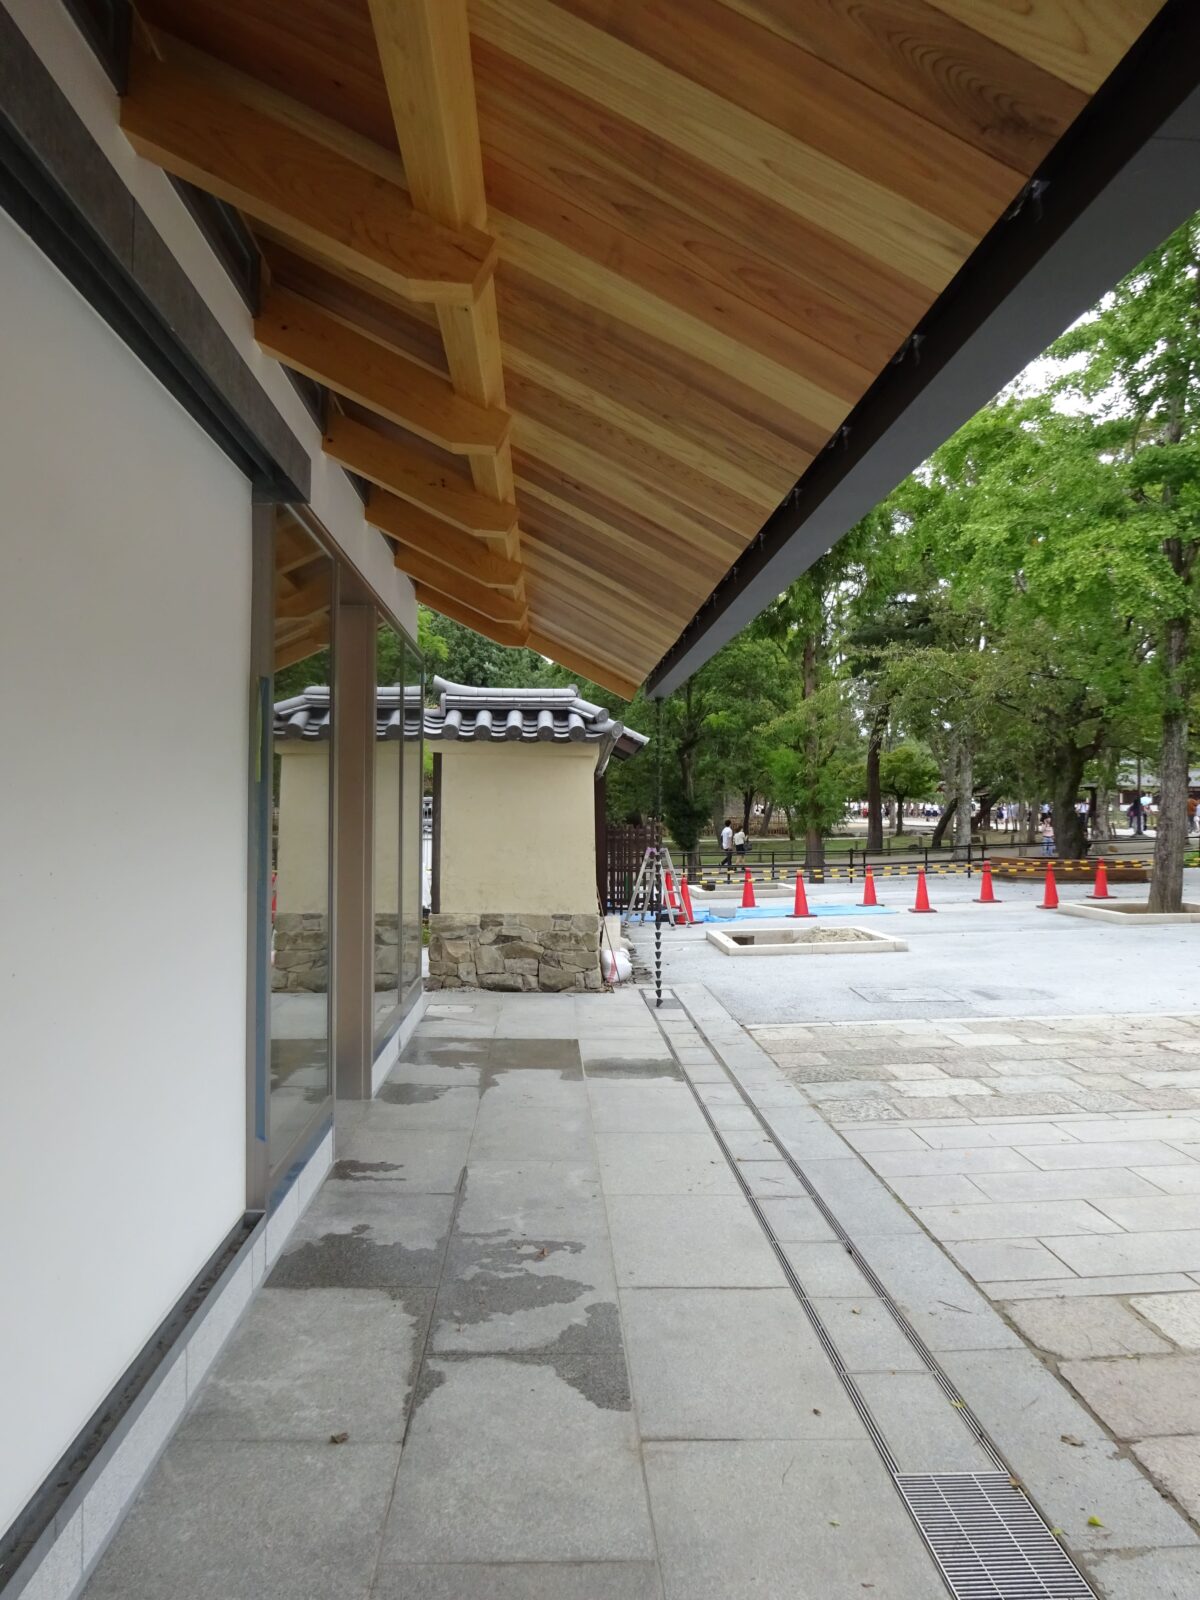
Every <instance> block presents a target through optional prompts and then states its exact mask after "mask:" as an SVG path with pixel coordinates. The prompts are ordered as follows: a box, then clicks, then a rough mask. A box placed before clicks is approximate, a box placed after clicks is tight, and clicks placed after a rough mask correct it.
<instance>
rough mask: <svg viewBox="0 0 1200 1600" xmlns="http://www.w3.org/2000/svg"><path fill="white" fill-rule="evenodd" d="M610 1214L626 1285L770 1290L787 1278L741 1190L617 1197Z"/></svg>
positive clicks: (623, 1285)
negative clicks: (717, 1193)
mask: <svg viewBox="0 0 1200 1600" xmlns="http://www.w3.org/2000/svg"><path fill="white" fill-rule="evenodd" d="M608 1214H609V1225H610V1228H611V1230H612V1247H613V1256H614V1259H615V1260H616V1264H617V1282H618V1284H619V1285H620V1286H621V1288H623V1289H649V1288H726V1289H734V1288H736V1289H758V1288H768V1289H769V1288H778V1287H781V1286H782V1285H783V1283H784V1281H785V1280H784V1276H783V1270H782V1268H781V1267H780V1265H779V1263H778V1261H777V1260H776V1259H775V1256H774V1255H773V1254H772V1252H771V1248H770V1246H769V1245H768V1244H767V1241H766V1239H765V1238H764V1236H763V1233H762V1230H761V1229H760V1228H759V1226H758V1223H757V1222H756V1221H755V1219H754V1216H753V1213H752V1212H751V1211H750V1209H749V1207H748V1206H747V1205H746V1202H745V1200H744V1199H743V1198H742V1197H741V1196H740V1195H738V1196H729V1197H724V1196H712V1195H611V1196H610V1197H609V1202H608Z"/></svg>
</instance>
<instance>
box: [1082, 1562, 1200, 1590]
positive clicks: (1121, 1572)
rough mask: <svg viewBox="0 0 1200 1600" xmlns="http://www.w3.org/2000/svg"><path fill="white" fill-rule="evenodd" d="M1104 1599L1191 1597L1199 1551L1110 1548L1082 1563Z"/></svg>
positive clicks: (1197, 1586) (1198, 1579)
mask: <svg viewBox="0 0 1200 1600" xmlns="http://www.w3.org/2000/svg"><path fill="white" fill-rule="evenodd" d="M1084 1570H1085V1573H1086V1574H1087V1576H1088V1577H1090V1578H1091V1579H1092V1581H1093V1582H1094V1584H1095V1585H1096V1587H1097V1589H1098V1591H1099V1593H1100V1594H1102V1595H1103V1596H1104V1600H1195V1597H1196V1595H1197V1594H1200V1550H1151V1551H1130V1552H1126V1551H1114V1552H1113V1553H1112V1554H1111V1555H1099V1556H1094V1557H1093V1558H1092V1559H1091V1560H1090V1561H1086V1562H1085V1563H1084Z"/></svg>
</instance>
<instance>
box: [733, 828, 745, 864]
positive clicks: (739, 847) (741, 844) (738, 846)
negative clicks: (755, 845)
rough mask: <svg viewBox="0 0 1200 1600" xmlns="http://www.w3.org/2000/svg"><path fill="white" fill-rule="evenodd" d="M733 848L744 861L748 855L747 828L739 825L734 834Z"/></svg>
mask: <svg viewBox="0 0 1200 1600" xmlns="http://www.w3.org/2000/svg"><path fill="white" fill-rule="evenodd" d="M733 848H734V849H735V850H736V851H737V854H738V859H739V860H740V861H744V860H745V857H746V830H745V829H744V828H742V827H739V828H738V829H737V831H736V833H735V834H734V836H733Z"/></svg>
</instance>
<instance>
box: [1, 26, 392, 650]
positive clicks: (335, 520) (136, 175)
mask: <svg viewBox="0 0 1200 1600" xmlns="http://www.w3.org/2000/svg"><path fill="white" fill-rule="evenodd" d="M0 3H3V5H4V8H5V10H6V11H8V12H9V13H10V14H11V16H12V18H13V20H14V22H15V23H16V24H17V26H18V27H19V28H20V30H21V32H22V33H23V34H24V35H25V37H26V38H27V39H28V41H29V43H30V45H31V46H32V47H33V49H34V50H35V51H36V52H37V54H38V56H39V57H40V58H41V60H42V61H43V62H44V63H45V65H46V66H47V67H48V68H49V70H50V71H51V72H52V73H53V74H54V77H55V80H56V81H57V82H58V84H59V86H60V87H61V88H62V89H63V91H64V92H65V93H66V95H67V97H68V98H69V100H70V102H71V106H72V109H73V110H74V111H75V112H76V114H77V115H78V116H79V117H80V118H81V119H82V120H83V122H84V124H85V125H86V127H87V129H88V132H89V133H90V134H91V135H92V137H93V138H94V139H95V140H96V142H97V144H98V145H99V146H100V148H101V149H102V150H103V151H104V154H105V155H106V156H107V158H108V159H109V161H111V163H112V165H113V166H114V167H115V168H116V170H117V171H118V172H119V173H120V175H121V178H122V180H123V181H124V183H125V184H126V186H127V187H128V188H129V190H130V191H131V193H132V194H133V195H134V196H135V197H136V199H137V200H138V202H139V204H140V205H141V206H142V207H143V208H144V210H145V212H146V215H147V216H148V217H149V218H150V221H151V222H152V223H153V224H154V226H155V227H156V228H157V229H158V231H159V233H160V234H161V235H162V237H163V239H164V241H165V242H166V244H167V246H168V248H169V249H170V250H171V252H172V254H173V255H174V256H175V257H176V259H177V260H178V261H179V262H180V264H181V266H182V267H183V268H184V270H185V271H186V272H187V274H188V276H189V277H190V278H191V280H192V282H193V283H194V284H195V286H196V288H197V289H198V290H199V292H200V294H201V295H202V296H203V297H204V300H205V301H206V303H207V305H208V306H209V309H210V310H211V311H212V313H213V315H214V316H215V317H216V318H217V319H218V321H219V322H220V323H221V325H222V327H223V328H224V329H225V331H226V333H227V334H228V335H229V336H230V338H231V339H232V340H233V342H234V344H235V345H236V347H237V349H238V351H239V352H240V354H241V355H242V357H243V359H244V360H245V361H246V363H247V365H248V366H249V367H250V369H251V370H252V372H253V373H254V375H255V377H256V378H257V379H258V381H259V383H261V384H262V386H263V388H264V389H265V390H266V391H267V393H268V394H269V395H270V397H271V399H272V401H273V402H274V404H275V407H276V409H277V410H278V411H279V413H280V414H281V415H282V416H283V417H284V419H285V420H286V421H287V423H288V426H289V427H290V428H291V430H292V432H293V433H294V434H295V435H296V437H297V438H298V439H300V440H301V441H302V442H303V443H304V444H305V445H306V446H307V448H308V450H309V452H310V454H311V457H312V489H311V505H312V509H313V511H314V512H315V513H316V515H317V516H318V517H319V518H320V520H321V523H322V525H323V527H324V528H325V531H326V532H327V533H328V534H329V536H330V538H331V539H332V540H333V542H334V544H335V545H336V546H337V548H338V550H339V551H340V552H341V554H342V555H343V556H344V557H345V559H346V560H347V561H349V562H350V564H351V565H352V566H353V567H354V568H355V569H356V570H357V571H358V572H359V574H360V575H361V576H362V578H363V579H364V580H365V581H366V582H367V583H368V584H369V585H370V586H371V588H372V589H374V591H375V593H376V595H377V596H378V597H379V599H380V600H382V601H383V603H384V605H385V606H386V607H387V608H388V609H389V610H390V611H391V612H392V614H393V616H394V618H395V620H396V621H397V622H398V623H399V625H400V626H401V627H402V628H404V629H405V630H406V632H408V633H409V634H410V635H411V637H412V638H414V639H415V638H416V636H417V604H416V599H415V597H414V595H413V588H412V584H411V583H410V582H409V581H408V579H407V578H406V577H405V576H404V574H403V573H401V572H400V571H398V570H397V567H396V564H395V560H394V558H393V556H392V547H391V545H390V544H389V543H388V542H387V540H386V539H384V537H383V536H382V534H380V533H379V532H378V530H377V529H375V528H373V527H372V526H371V525H370V523H368V522H367V521H365V519H364V517H363V507H362V501H361V500H360V499H359V498H358V496H357V495H356V494H355V492H354V490H353V489H352V488H351V487H350V484H349V482H348V480H347V478H346V475H345V473H344V472H343V471H342V469H341V468H340V467H339V466H337V465H336V464H335V463H334V462H332V461H330V460H329V458H328V457H327V456H326V455H325V454H324V453H323V452H322V449H321V432H320V429H319V428H318V427H317V425H316V423H315V422H314V421H313V420H312V418H311V417H310V416H309V414H308V412H307V410H306V409H305V407H304V404H303V402H302V401H301V399H300V397H299V395H298V394H297V393H296V390H295V389H294V388H293V386H292V383H291V381H290V379H289V378H288V376H287V374H286V373H285V372H284V370H283V368H282V367H281V366H280V365H279V363H278V362H277V361H273V360H272V359H271V357H270V356H266V355H264V354H263V353H262V351H261V350H260V349H259V348H258V346H257V345H256V344H255V342H254V336H253V328H252V326H251V319H250V313H249V311H248V310H247V309H246V306H245V304H244V303H243V301H242V299H241V297H240V296H239V295H238V292H237V290H236V289H235V288H234V286H233V284H232V283H231V282H230V280H229V277H228V274H227V273H226V272H225V269H224V268H223V267H222V266H221V264H220V262H219V261H218V260H217V258H216V256H215V255H214V254H213V252H212V250H211V248H210V247H209V245H208V242H207V240H206V239H205V238H204V235H203V234H202V233H201V232H200V229H199V228H198V227H197V226H196V223H195V221H194V220H193V218H192V216H191V214H190V213H189V211H188V209H187V207H186V206H185V205H184V204H183V201H182V200H181V199H180V198H179V196H178V194H176V192H175V190H174V188H173V187H172V186H171V183H170V180H169V179H168V178H167V176H166V174H165V173H164V172H162V171H161V170H160V169H159V168H158V167H156V166H154V164H153V163H152V162H149V161H145V160H143V159H142V157H141V156H139V155H137V154H136V153H135V152H134V149H133V147H132V145H131V144H130V143H129V141H128V139H126V138H125V136H124V134H123V133H122V132H121V129H120V127H119V125H118V122H117V108H118V102H117V96H116V93H115V92H114V90H113V87H112V85H111V84H110V83H109V81H108V79H107V78H106V77H105V75H104V72H103V70H102V69H101V67H100V65H99V63H98V62H97V60H96V58H95V56H94V55H93V53H92V51H91V50H90V49H89V48H88V46H87V45H86V44H85V43H84V40H83V37H82V35H81V34H80V33H79V30H78V29H77V28H76V26H75V24H74V23H73V22H72V21H71V18H70V16H69V14H68V12H67V9H66V7H65V6H64V5H62V4H61V3H60V0H0Z"/></svg>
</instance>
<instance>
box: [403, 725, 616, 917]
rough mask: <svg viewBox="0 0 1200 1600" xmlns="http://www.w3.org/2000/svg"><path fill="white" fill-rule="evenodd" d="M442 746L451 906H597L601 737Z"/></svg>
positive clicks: (444, 867)
mask: <svg viewBox="0 0 1200 1600" xmlns="http://www.w3.org/2000/svg"><path fill="white" fill-rule="evenodd" d="M434 748H435V750H437V752H438V753H439V754H440V755H441V757H442V793H441V894H440V902H441V909H442V911H467V912H475V911H532V912H536V913H542V914H545V913H546V912H555V911H570V912H573V913H582V912H585V911H595V909H596V812H595V804H596V791H595V783H596V747H595V745H594V744H584V743H582V742H581V743H579V744H549V743H547V744H533V743H530V744H519V743H516V742H515V741H514V742H513V743H512V744H499V743H491V742H489V743H487V744H476V743H474V742H471V743H470V744H455V743H454V742H453V740H449V739H444V740H440V741H439V742H438V743H437V744H436V745H435V746H434Z"/></svg>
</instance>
